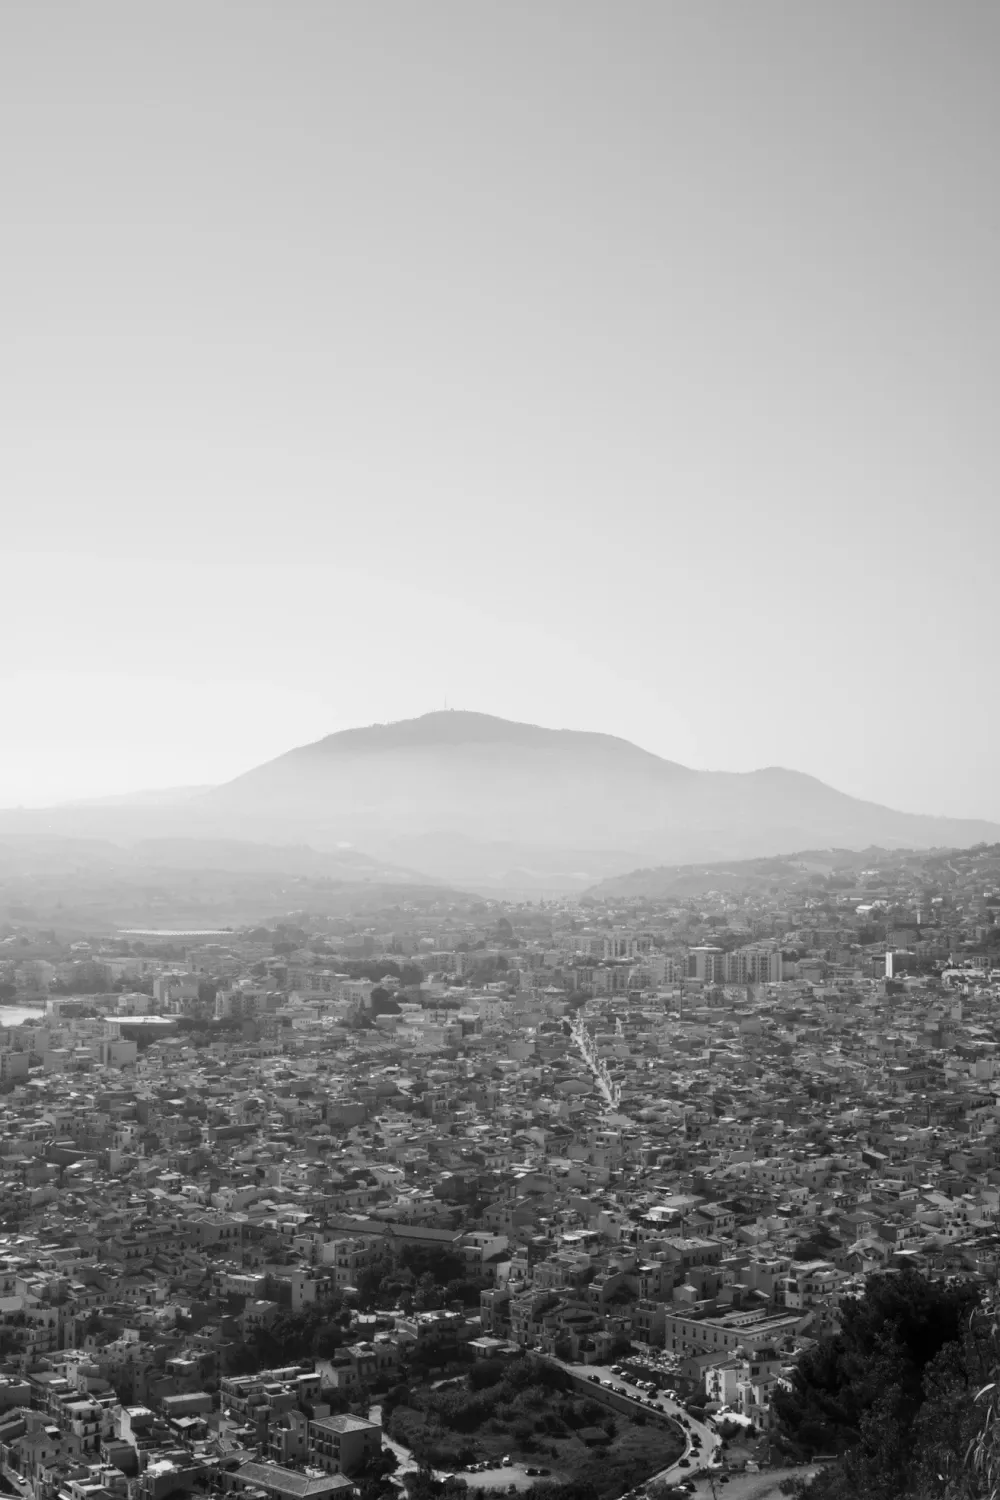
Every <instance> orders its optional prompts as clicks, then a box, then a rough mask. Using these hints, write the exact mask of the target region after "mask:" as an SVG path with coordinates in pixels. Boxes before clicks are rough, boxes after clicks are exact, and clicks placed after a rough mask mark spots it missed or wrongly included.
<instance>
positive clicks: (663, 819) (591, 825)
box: [196, 709, 1000, 891]
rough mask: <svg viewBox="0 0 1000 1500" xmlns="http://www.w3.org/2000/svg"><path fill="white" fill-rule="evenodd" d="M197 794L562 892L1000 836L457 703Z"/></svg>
mask: <svg viewBox="0 0 1000 1500" xmlns="http://www.w3.org/2000/svg"><path fill="white" fill-rule="evenodd" d="M196 800H197V804H198V806H199V807H200V809H201V810H202V811H203V812H204V813H207V814H210V815H211V816H212V817H214V818H217V819H222V820H226V819H232V818H234V817H238V818H239V819H240V820H241V826H243V827H245V828H248V829H251V828H252V829H254V830H255V832H254V833H253V836H254V837H258V838H260V837H268V838H271V837H277V836H278V835H279V834H280V835H281V837H282V838H283V839H288V838H307V839H308V840H309V841H310V842H314V843H318V844H319V845H320V846H322V845H323V844H324V843H325V842H326V841H328V840H330V839H334V838H339V839H340V840H346V841H348V842H350V843H351V844H353V845H355V846H357V847H359V848H363V849H365V850H366V851H368V852H369V853H372V854H375V855H377V856H378V857H380V858H383V859H389V860H393V861H394V862H397V863H400V864H404V865H406V866H408V867H409V868H410V869H414V870H416V869H420V870H423V871H426V872H427V873H428V874H429V875H432V876H434V877H435V878H438V879H444V880H448V881H456V880H457V881H461V882H462V883H463V884H466V885H468V884H472V885H474V886H476V887H480V888H489V889H497V888H502V887H504V886H511V887H513V886H517V887H519V888H523V887H524V886H525V885H529V886H530V885H532V884H534V885H536V886H537V887H538V888H540V889H541V888H544V887H545V885H546V882H547V881H551V885H552V886H553V887H555V886H559V887H561V888H564V889H566V890H567V891H570V890H573V889H582V888H584V886H585V885H593V884H594V883H595V882H597V881H599V880H601V879H602V878H607V877H611V876H620V875H624V874H626V873H628V871H629V870H631V869H635V868H636V867H637V866H646V867H655V866H658V865H662V864H675V863H687V862H692V861H704V860H713V859H726V858H745V857H748V856H756V855H779V854H782V853H786V852H789V851H792V850H795V849H801V848H803V847H809V846H813V847H815V846H820V847H822V846H826V845H830V844H840V845H843V846H850V847H867V846H869V845H874V844H881V845H884V846H886V847H914V846H915V847H932V846H934V847H944V846H950V847H965V846H968V845H971V844H974V843H979V842H984V841H985V842H990V841H993V840H995V839H997V838H1000V825H997V824H992V823H990V822H988V821H986V820H981V819H954V818H940V817H936V816H934V815H933V814H926V813H905V812H900V811H898V810H896V809H893V808H887V807H883V806H882V805H881V804H879V803H875V802H868V801H863V800H861V799H858V798H854V797H851V796H849V795H848V794H847V793H845V792H841V791H839V790H838V789H837V788H835V787H831V786H829V785H828V784H827V783H825V782H823V781H820V780H819V779H818V778H817V777H814V776H811V775H810V774H809V773H808V772H804V771H795V770H790V769H788V768H786V767H782V766H769V767H763V768H761V769H758V770H754V771H743V772H738V771H698V770H694V769H692V768H691V767H688V766H683V765H681V764H679V763H678V762H676V761H669V760H666V759H664V758H662V757H660V756H657V755H655V754H654V753H653V752H651V751H648V750H644V749H642V748H641V747H640V746H637V745H634V744H632V742H631V741H629V740H624V739H621V738H619V737H617V736H613V735H604V734H599V733H594V732H590V731H582V730H567V729H547V728H543V727H542V726H539V725H531V724H523V723H518V722H516V721H510V720H506V719H501V718H497V717H495V716H493V715H489V714H478V713H469V712H467V711H464V710H458V709H452V710H444V711H441V710H438V711H435V712H433V713H430V714H425V715H421V716H419V717H417V718H415V719H404V720H397V721H395V722H394V723H391V724H379V725H369V726H366V727H364V728H361V729H351V730H342V731H339V732H338V733H336V734H333V735H328V736H325V737H324V738H323V739H321V740H317V741H315V742H313V743H312V744H310V745H305V746H299V747H297V748H295V749H292V750H290V751H287V752H286V753H285V754H284V755H282V756H278V757H276V758H275V759H273V760H271V761H268V762H265V763H264V764H263V765H261V766H258V767H255V768H253V769H252V770H250V771H247V772H245V773H243V775H241V776H239V777H236V778H234V779H233V780H232V781H230V782H228V783H226V784H225V785H223V786H221V787H217V788H215V789H214V790H213V791H211V792H209V793H207V794H205V795H204V796H203V797H201V798H199V799H196Z"/></svg>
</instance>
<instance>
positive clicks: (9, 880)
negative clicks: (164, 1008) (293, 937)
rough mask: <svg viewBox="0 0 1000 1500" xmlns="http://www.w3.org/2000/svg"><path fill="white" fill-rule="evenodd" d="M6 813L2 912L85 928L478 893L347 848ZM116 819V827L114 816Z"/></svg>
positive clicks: (370, 906) (1, 830)
mask: <svg viewBox="0 0 1000 1500" xmlns="http://www.w3.org/2000/svg"><path fill="white" fill-rule="evenodd" d="M10 822H11V816H10V815H9V814H8V815H6V816H0V923H3V922H17V923H18V924H19V925H22V924H26V925H29V926H35V927H41V928H46V927H57V928H59V929H60V930H61V931H62V932H66V931H67V930H69V931H79V932H81V933H93V932H100V931H114V930H116V929H121V928H126V929H133V930H135V929H142V930H157V931H160V932H162V931H164V930H175V931H176V930H179V929H183V930H197V931H205V930H209V929H214V928H221V927H233V926H244V925H254V924H256V923H258V922H262V921H263V922H267V921H270V920H275V919H278V918H282V917H287V916H288V915H289V914H290V913H293V912H302V911H314V912H322V913H323V914H324V915H326V916H343V915H346V914H348V913H350V914H352V915H353V916H355V917H357V916H360V915H362V914H364V913H371V914H374V913H377V912H382V911H385V910H386V909H389V908H393V907H395V908H396V910H397V911H398V909H399V906H400V905H405V906H406V907H408V908H409V907H412V906H414V905H416V906H421V905H424V906H426V905H435V904H437V903H439V902H442V901H445V902H448V901H451V902H458V903H464V904H466V905H468V904H469V903H470V902H472V901H477V900H478V897H469V896H467V895H465V894H464V893H462V892H456V891H451V890H449V889H448V888H447V887H445V886H442V885H439V884H437V883H434V882H429V881H427V880H426V879H425V878H423V877H420V876H416V875H414V874H412V873H411V872H410V871H406V870H400V869H399V868H397V867H396V866H394V865H388V864H386V863H384V862H382V861H377V860H374V859H371V858H369V857H368V856H367V855H364V854H360V853H358V852H357V851H356V850H353V849H342V850H336V851H329V852H326V851H318V850H316V849H310V848H308V847H305V846H302V845H294V846H293V845H284V846H278V845H273V844H253V843H249V842H247V841H246V840H239V839H221V838H202V839H198V838H176V837H132V838H125V839H122V840H121V841H120V842H114V841H112V840H111V839H102V838H94V837H84V836H81V835H80V834H79V833H77V834H75V835H74V834H70V835H68V836H63V835H60V834H56V833H52V832H51V831H40V830H39V829H38V828H37V826H35V825H34V824H33V823H32V821H31V820H30V819H29V820H28V821H27V822H25V821H24V820H22V821H21V824H20V827H19V828H14V829H13V830H12V829H11V827H10V826H9V825H10ZM5 824H7V825H8V826H6V827H5V826H4V825H5ZM112 826H113V830H114V832H115V833H117V834H119V835H121V831H122V825H121V823H120V821H119V820H118V819H115V820H113V825H112ZM136 831H140V830H138V829H134V830H133V832H136ZM389 920H390V921H391V920H393V918H391V917H390V918H389Z"/></svg>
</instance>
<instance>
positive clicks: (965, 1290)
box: [773, 1271, 997, 1500]
mask: <svg viewBox="0 0 1000 1500" xmlns="http://www.w3.org/2000/svg"><path fill="white" fill-rule="evenodd" d="M980 1297H981V1289H980V1288H978V1287H976V1286H973V1285H971V1284H969V1283H967V1282H961V1281H951V1282H945V1281H932V1280H929V1279H928V1278H926V1277H924V1276H921V1275H919V1274H918V1273H917V1272H915V1271H903V1272H901V1273H899V1274H881V1275H876V1276H871V1277H870V1278H869V1280H868V1284H867V1287H866V1290H865V1293H864V1295H863V1296H862V1297H859V1298H856V1299H854V1300H853V1301H849V1302H847V1303H845V1304H844V1306H843V1307H842V1309H841V1331H840V1333H838V1334H836V1335H834V1336H832V1337H829V1338H825V1339H822V1340H820V1342H819V1343H818V1344H817V1345H816V1347H815V1348H814V1349H811V1350H810V1351H808V1353H807V1354H806V1355H805V1356H804V1357H803V1359H802V1360H801V1361H800V1363H799V1365H798V1367H797V1369H796V1372H795V1377H794V1380H793V1383H792V1389H791V1390H790V1391H787V1392H783V1391H779V1392H777V1393H776V1394H775V1397H774V1401H773V1405H774V1412H775V1417H776V1419H777V1423H778V1430H777V1434H776V1442H777V1445H778V1446H779V1447H784V1448H785V1449H786V1450H787V1451H789V1452H790V1453H792V1454H794V1455H796V1456H798V1457H807V1458H809V1457H812V1456H813V1455H816V1454H820V1453H835V1454H837V1455H838V1458H837V1461H836V1463H834V1464H832V1465H831V1466H830V1467H828V1468H827V1469H826V1470H825V1471H824V1472H823V1473H822V1474H821V1475H820V1476H819V1477H818V1478H817V1479H815V1480H814V1481H813V1482H812V1483H811V1484H809V1485H808V1486H807V1485H804V1484H803V1485H800V1486H799V1487H798V1488H799V1492H800V1493H802V1494H807V1495H808V1496H809V1500H976V1497H980V1496H982V1497H985V1496H987V1495H989V1494H991V1493H992V1492H991V1489H990V1487H989V1486H988V1485H987V1484H986V1482H985V1480H984V1479H983V1478H982V1477H981V1475H980V1473H979V1472H977V1470H976V1468H975V1467H974V1466H973V1465H972V1463H971V1462H970V1457H971V1454H972V1452H973V1451H974V1448H975V1442H976V1438H977V1435H978V1434H979V1433H980V1431H981V1429H982V1427H983V1422H984V1410H983V1408H982V1406H981V1405H979V1404H977V1401H976V1396H977V1393H978V1392H979V1391H980V1390H981V1389H982V1388H983V1386H984V1385H986V1384H987V1383H988V1382H989V1381H990V1380H991V1378H992V1377H991V1373H990V1372H991V1371H992V1370H995V1369H996V1365H997V1325H996V1324H995V1322H994V1321H993V1319H992V1317H991V1316H990V1315H989V1314H988V1313H987V1311H986V1310H985V1309H984V1308H983V1307H982V1306H981V1305H980Z"/></svg>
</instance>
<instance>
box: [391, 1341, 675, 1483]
mask: <svg viewBox="0 0 1000 1500" xmlns="http://www.w3.org/2000/svg"><path fill="white" fill-rule="evenodd" d="M382 1412H383V1420H384V1421H385V1423H386V1428H387V1431H388V1433H389V1435H390V1437H392V1438H394V1439H395V1440H396V1441H397V1442H400V1443H403V1444H404V1445H405V1446H406V1447H408V1448H410V1449H411V1450H412V1451H413V1453H414V1454H415V1456H416V1458H417V1459H418V1461H419V1462H421V1463H422V1464H426V1465H428V1466H431V1467H434V1468H437V1469H459V1468H461V1467H463V1466H464V1465H466V1464H469V1463H473V1462H475V1461H477V1460H480V1459H489V1458H494V1459H496V1460H497V1461H498V1462H499V1459H500V1458H501V1456H502V1455H503V1454H505V1453H509V1454H510V1455H511V1456H512V1457H513V1458H515V1460H519V1461H523V1462H525V1463H527V1464H531V1463H536V1464H537V1463H538V1461H539V1459H541V1460H542V1461H543V1462H544V1463H546V1464H549V1463H551V1466H552V1467H553V1469H554V1470H555V1472H556V1473H557V1474H558V1475H559V1476H560V1478H561V1479H564V1480H566V1481H567V1482H569V1483H575V1482H576V1481H578V1480H580V1479H581V1478H583V1477H584V1476H586V1478H587V1480H588V1482H589V1483H591V1484H593V1485H594V1486H596V1490H595V1500H601V1497H603V1496H605V1495H608V1496H610V1495H612V1494H614V1495H618V1494H620V1493H621V1492H622V1490H623V1489H627V1488H628V1487H629V1486H630V1485H633V1484H636V1483H637V1482H639V1481H640V1480H642V1479H645V1478H647V1477H648V1476H649V1474H651V1473H655V1472H656V1471H657V1470H658V1469H661V1468H664V1467H665V1466H666V1465H667V1464H669V1463H670V1462H671V1461H672V1460H673V1459H674V1458H675V1457H676V1456H677V1454H678V1453H679V1452H680V1449H681V1443H680V1439H679V1436H678V1435H677V1434H676V1433H675V1432H674V1431H672V1430H671V1429H669V1428H666V1427H664V1426H663V1425H662V1424H660V1423H649V1424H647V1423H645V1422H643V1423H641V1424H639V1423H632V1422H629V1421H628V1420H627V1419H626V1418H624V1417H623V1416H621V1414H619V1413H616V1412H613V1411H611V1410H609V1408H608V1407H607V1406H605V1405H604V1404H603V1403H601V1402H599V1401H596V1400H594V1399H593V1398H592V1397H590V1396H586V1395H583V1394H582V1393H580V1392H579V1391H578V1388H577V1387H576V1386H574V1384H573V1382H572V1381H571V1380H570V1378H569V1376H568V1375H567V1374H566V1373H565V1372H564V1371H563V1370H561V1369H559V1368H558V1366H556V1365H552V1364H549V1363H548V1362H547V1361H545V1360H541V1359H536V1358H533V1357H531V1356H525V1357H522V1358H519V1359H515V1360H514V1361H512V1362H509V1363H504V1362H502V1361H497V1360H485V1361H483V1362H481V1363H477V1364H474V1365H473V1366H472V1367H471V1368H470V1369H469V1371H468V1373H467V1374H466V1375H465V1376H464V1377H462V1378H461V1379H459V1380H457V1381H454V1382H450V1383H449V1384H448V1385H442V1386H439V1387H438V1388H437V1389H436V1390H432V1389H430V1388H429V1387H427V1386H422V1387H417V1386H415V1385H410V1386H402V1385H400V1386H396V1387H394V1389H393V1390H392V1391H391V1392H390V1393H389V1395H388V1396H387V1397H386V1399H385V1401H384V1403H383V1408H382ZM561 1488H562V1486H560V1485H553V1486H547V1487H546V1491H545V1493H546V1496H548V1495H549V1492H550V1490H552V1491H556V1490H559V1489H561Z"/></svg>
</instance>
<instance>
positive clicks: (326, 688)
mask: <svg viewBox="0 0 1000 1500" xmlns="http://www.w3.org/2000/svg"><path fill="white" fill-rule="evenodd" d="M998 66H1000V9H998V8H997V7H996V6H995V5H992V4H990V3H988V0H983V3H979V0H953V3H951V4H949V5H940V4H938V3H936V0H935V3H933V4H931V3H921V0H906V3H894V0H879V3H877V4H872V3H871V0H838V3H837V4H836V5H830V4H828V3H826V0H823V3H812V0H788V3H776V0H754V3H753V4H733V3H730V0H727V3H725V4H723V3H718V0H691V3H686V4H677V3H671V0H650V3H644V0H614V3H611V0H607V3H604V4H593V3H590V0H566V3H559V0H530V3H528V0H523V3H521V0H495V3H490V0H421V3H420V4H419V5H412V4H405V3H401V0H397V3H388V0H337V3H336V4H329V3H326V0H323V3H312V0H292V3H289V4H281V5H277V4H274V3H266V4H263V3H259V0H238V3H237V0H171V3H170V4H163V3H161V4H155V3H154V4H150V5H144V6H135V5H133V4H131V3H124V0H101V3H98V4H96V5H90V6H78V5H76V4H72V3H49V0H10V3H8V4H6V5H5V6H4V7H3V8H2V12H0V181H2V182H3V185H4V186H3V193H2V197H0V220H2V225H0V228H2V236H3V238H2V243H3V276H2V278H0V497H2V503H0V517H2V528H3V529H2V532H0V536H2V547H3V573H2V578H0V628H2V631H3V635H2V640H3V644H4V650H3V652H2V654H0V704H2V705H3V710H4V712H3V730H2V734H0V806H12V805H18V804H25V805H45V804H47V803H50V802H56V801H63V800H67V799H70V798H77V797H88V796H100V795H105V794H109V793H116V792H126V791H131V790H135V789H138V788H144V787H155V786H178V785H190V784H207V783H214V782H218V781H221V780H224V779H227V778H228V777H230V776H234V775H236V774H238V773H240V772H241V771H243V770H246V769H248V768H249V767H251V766H253V765H255V764H258V763H259V762H261V761H263V760H266V759H268V758H270V757H271V756H274V755H277V754H279V753H281V752H282V751H283V750H285V749H288V748H291V747H292V746H293V745H296V744H301V743H305V742H307V741H310V740H314V739H317V738H319V737H321V736H322V735H324V734H327V733H330V732H333V731H335V730H337V729H341V728H347V727H350V726H352V725H356V724H364V723H370V722H376V721H387V720H392V719H398V718H403V717H408V716H410V715H413V714H418V713H421V712H425V711H427V710H429V709H436V708H440V707H443V706H444V705H445V703H447V704H448V705H449V706H451V707H457V708H468V709H476V710H480V711H483V712H492V713H496V714H500V715H503V716H505V717H509V718H517V719H524V720H529V721H533V722H537V723H542V724H548V725H552V726H554V727H565V728H580V729H598V730H603V731H605V732H609V733H613V734H619V735H622V736H624V737H626V738H629V739H632V740H635V741H636V742H637V743H639V744H642V745H643V746H645V747H646V748H648V749H650V750H653V751H655V752H657V753H658V754H661V755H664V756H666V757H667V758H669V759H673V760H678V761H682V762H684V763H686V764H689V765H694V766H699V767H707V768H712V769H729V770H748V769H751V768H754V767H758V766H766V765H785V766H791V767H795V768H796V769H799V770H803V771H808V772H810V773H812V774H813V775H816V776H819V777H821V778H822V779H823V780H825V781H828V782H830V783H832V784H834V785H836V786H838V787H840V788H842V789H843V790H845V791H848V792H851V793H853V794H855V795H858V796H863V797H868V798H871V799H874V800H877V801H880V802H885V803H888V804H890V805H892V806H896V807H900V808H905V809H907V810H911V811H917V812H930V813H949V814H959V815H969V816H982V817H993V818H997V819H1000V778H998V776H997V773H996V766H997V753H996V751H997V743H998V733H1000V693H998V692H997V691H996V686H995V684H996V670H995V662H996V653H997V649H998V648H997V623H998V608H997V583H996V580H997V569H998V556H1000V506H998V504H997V481H998V475H1000V423H998V421H997V419H996V413H997V411H998V410H1000V390H998V385H1000V380H998V361H1000V340H998V334H1000V297H998V295H997V286H996V267H997V265H1000V179H998V177H997V173H996V170H995V157H996V145H997V140H998V138H1000V135H998V132H1000V91H998V90H997V89H996V86H995V85H996V77H997V71H998Z"/></svg>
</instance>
